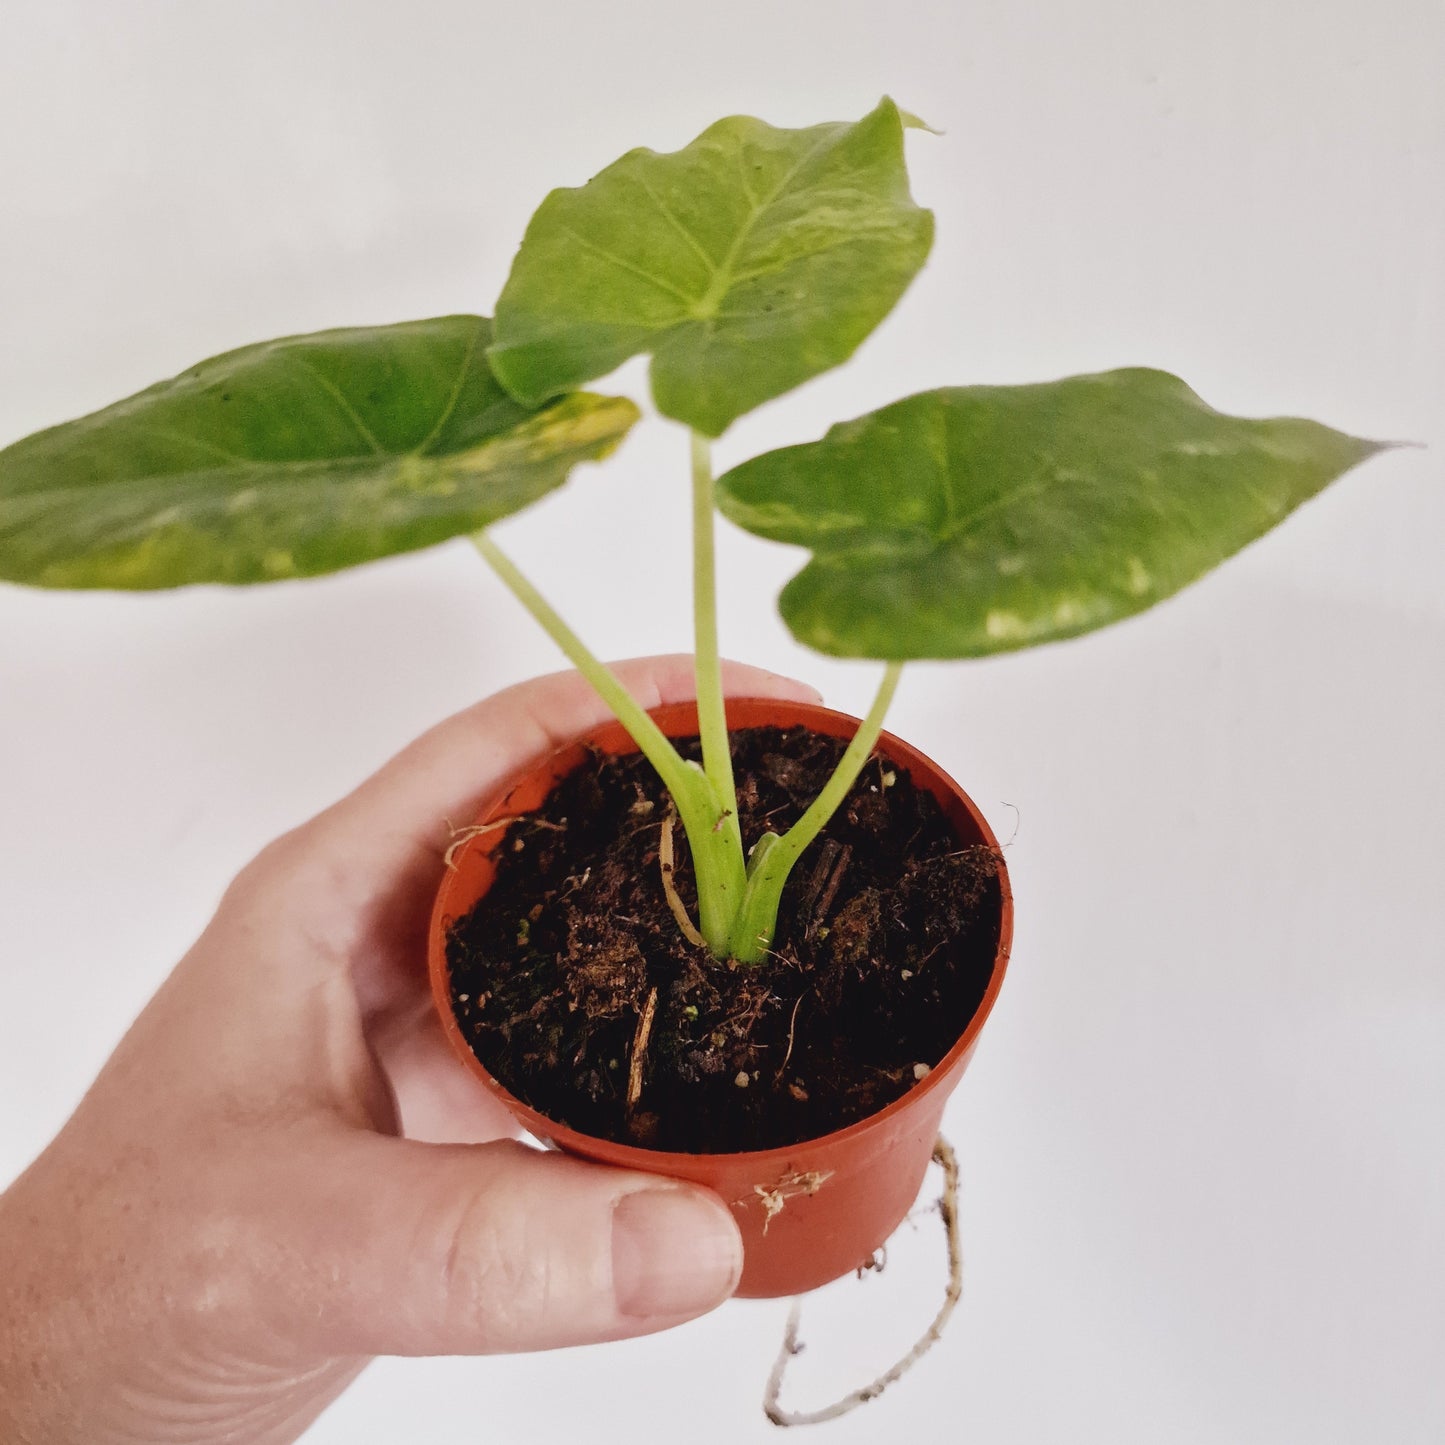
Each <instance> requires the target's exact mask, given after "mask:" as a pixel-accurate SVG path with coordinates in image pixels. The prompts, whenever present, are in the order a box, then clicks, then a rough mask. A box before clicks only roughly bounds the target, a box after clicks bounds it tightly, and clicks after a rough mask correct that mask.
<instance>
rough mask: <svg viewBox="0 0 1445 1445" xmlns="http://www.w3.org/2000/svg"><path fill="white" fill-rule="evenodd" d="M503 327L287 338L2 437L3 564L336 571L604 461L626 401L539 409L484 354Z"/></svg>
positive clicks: (207, 577)
mask: <svg viewBox="0 0 1445 1445" xmlns="http://www.w3.org/2000/svg"><path fill="white" fill-rule="evenodd" d="M490 340H491V323H490V322H489V321H487V320H486V319H485V318H484V317H480V316H444V317H439V318H436V319H434V320H429V321H412V322H406V323H403V324H401V325H397V326H378V327H358V328H355V329H350V330H344V331H325V332H319V333H317V334H316V335H312V336H292V337H286V338H283V339H281V340H279V341H266V342H262V343H260V344H259V345H256V346H247V347H243V348H242V349H241V350H239V351H231V352H227V353H226V354H225V355H223V356H217V357H213V358H212V359H211V360H209V361H203V362H201V364H200V365H199V366H195V367H192V368H191V369H190V370H189V371H186V372H183V373H182V374H181V375H180V376H177V377H175V378H174V379H173V380H170V381H163V382H161V383H160V384H159V385H157V386H153V387H151V388H149V390H147V391H143V392H140V393H138V394H137V395H136V396H132V397H130V398H128V399H127V400H125V401H122V402H118V403H116V404H115V405H114V406H110V407H107V408H106V409H105V410H104V411H98V412H95V413H93V414H92V415H90V416H85V417H81V418H80V419H79V420H77V421H72V422H67V423H65V424H64V425H62V426H57V427H52V428H51V429H50V430H49V431H43V432H38V433H36V434H35V435H34V436H31V437H27V438H25V439H24V440H23V441H19V442H16V443H15V444H14V445H13V446H11V447H8V448H6V449H5V450H4V451H0V577H3V578H6V579H8V580H10V581H13V582H26V583H30V584H32V585H36V586H42V587H114V588H153V587H178V586H182V585H184V584H186V583H191V582H225V583H246V582H269V581H275V580H277V579H280V578H286V577H306V576H312V575H315V574H317V573H322V572H334V571H337V570H338V569H340V568H343V567H350V566H353V565H355V564H356V563H358V562H368V561H371V560H373V559H374V558H377V557H385V556H388V555H390V554H391V553H394V552H406V551H411V550H413V549H415V548H417V547H427V546H431V545H432V544H433V543H436V542H443V541H445V540H446V539H447V538H449V537H454V536H457V535H458V534H460V533H464V532H472V531H475V530H477V529H478V528H480V527H485V526H487V525H488V524H489V523H492V522H495V521H497V520H498V519H499V518H502V517H505V516H507V515H509V514H510V513H512V512H515V511H518V510H520V509H521V508H523V507H525V506H527V505H529V504H530V503H532V502H534V501H536V500H537V499H538V498H539V497H541V496H543V495H544V494H546V493H547V492H549V491H551V490H552V489H553V488H554V487H558V486H560V485H561V484H562V483H563V482H564V481H565V480H566V478H567V473H568V470H569V469H570V468H571V467H572V466H573V465H575V464H576V463H577V462H580V461H588V460H593V459H596V458H599V457H602V456H605V455H606V454H607V453H608V452H610V451H611V450H612V449H613V448H614V447H615V446H616V445H617V444H618V442H619V441H620V440H621V438H622V437H623V436H624V435H625V434H626V432H627V430H628V428H629V427H630V426H631V425H632V424H633V422H634V421H636V419H637V408H636V407H635V406H633V404H632V403H631V402H630V401H626V400H623V399H621V398H616V397H602V396H589V395H586V394H582V393H579V394H576V395H573V396H568V397H565V398H563V399H562V400H561V401H558V402H555V403H553V404H552V405H550V406H547V407H545V408H543V409H541V410H532V409H529V408H527V407H525V406H523V405H521V404H520V403H519V402H517V401H515V400H514V399H513V398H512V397H511V396H509V395H508V394H507V393H506V392H505V391H503V390H502V388H501V386H500V385H498V383H497V380H496V378H495V377H494V376H493V375H492V373H491V371H490V369H489V368H488V366H487V361H486V348H487V344H488V342H489V341H490Z"/></svg>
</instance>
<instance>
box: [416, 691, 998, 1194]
mask: <svg viewBox="0 0 1445 1445" xmlns="http://www.w3.org/2000/svg"><path fill="white" fill-rule="evenodd" d="M727 709H728V726H729V730H730V731H735V730H737V729H738V728H748V727H769V726H792V725H795V724H797V723H802V724H803V725H804V726H811V725H812V724H813V723H832V724H833V727H831V728H830V727H826V726H824V727H818V728H816V729H815V730H816V731H819V732H824V733H827V734H829V735H831V736H834V737H838V736H843V737H847V736H851V733H852V731H853V730H854V729H856V728H857V726H858V724H859V719H858V718H856V717H854V716H853V715H852V714H851V713H846V712H840V711H838V710H837V709H835V708H829V707H824V706H823V705H822V704H821V703H807V702H793V701H790V700H786V699H780V698H752V697H729V698H728V699H727ZM648 714H649V716H650V717H652V718H653V720H654V721H655V722H657V724H658V725H659V727H661V728H662V730H663V731H664V732H665V733H667V735H668V736H669V737H686V736H689V735H690V733H689V732H688V731H687V728H685V727H680V726H678V724H679V723H685V724H687V725H688V727H691V728H693V729H695V728H696V723H697V703H696V701H695V700H693V699H688V700H686V701H683V702H672V703H664V704H662V705H661V706H659V707H655V708H649V709H648ZM738 714H747V715H748V719H747V720H735V719H736V718H737V715H738ZM770 715H771V716H770ZM779 718H781V719H782V720H781V722H780V721H779ZM754 719H758V720H754ZM618 735H620V740H621V743H622V744H623V745H622V746H610V745H609V744H610V743H611V742H612V741H613V740H615V739H616V738H617V737H618ZM601 739H607V740H608V741H607V742H601V741H600V740H601ZM588 745H598V746H601V747H602V748H603V749H604V750H605V751H611V752H614V753H616V752H621V753H632V752H636V751H638V749H637V746H636V744H635V743H634V742H633V741H632V739H631V737H630V735H629V734H628V733H627V730H626V729H625V728H624V727H623V726H622V724H621V723H620V722H619V721H617V720H616V719H615V718H611V719H608V720H607V721H605V722H603V723H600V724H598V725H597V726H596V727H592V728H588V729H586V730H585V731H583V732H581V733H579V734H578V735H577V736H576V737H574V738H573V739H572V740H571V741H570V742H567V743H563V744H562V745H561V746H560V747H558V748H555V749H553V750H552V751H551V752H550V753H547V754H545V755H544V756H542V757H540V758H537V759H535V760H534V761H533V762H531V763H530V764H528V765H527V766H526V767H523V768H520V769H518V770H517V771H516V772H515V773H514V774H512V775H511V776H510V777H509V778H508V780H507V781H506V782H505V783H503V784H502V785H501V786H500V787H499V788H497V789H495V790H494V791H493V792H491V793H490V794H488V795H487V796H486V798H484V799H483V801H482V804H481V806H480V807H479V808H478V809H477V810H476V821H477V822H479V823H485V822H491V821H493V817H494V815H495V814H496V813H498V812H499V811H501V809H502V806H503V805H504V804H505V802H506V800H507V799H508V798H509V797H510V796H511V795H512V794H513V793H514V792H515V791H516V790H517V789H518V788H519V787H520V786H521V785H522V784H523V783H524V782H525V781H526V780H528V779H529V778H531V777H534V776H535V775H537V774H538V773H545V772H547V771H549V770H551V769H552V768H553V767H554V766H555V765H556V763H557V762H558V760H559V759H560V758H561V757H562V756H563V755H565V754H566V753H569V752H571V751H572V750H574V749H576V748H578V747H585V746H588ZM874 751H875V752H879V753H882V754H884V756H886V757H887V758H888V760H889V762H892V763H897V764H901V765H902V766H903V767H904V769H905V770H906V771H907V772H908V773H909V774H910V776H911V777H913V780H914V782H915V783H917V782H918V781H919V776H920V775H922V776H925V777H929V776H931V778H932V779H933V780H936V781H937V782H938V783H939V784H940V785H941V786H942V787H943V788H944V789H945V790H946V791H947V792H949V793H951V794H952V795H953V796H954V797H955V798H956V799H957V800H958V801H959V803H960V804H961V805H962V807H963V809H964V811H965V812H966V813H967V814H968V816H969V818H970V819H971V820H972V822H973V824H974V826H975V827H976V828H977V829H978V831H979V834H980V836H981V839H982V842H983V844H984V846H985V847H987V848H988V849H989V850H990V851H991V852H992V853H993V855H994V858H995V859H996V861H997V871H998V880H999V890H1000V907H999V929H998V946H997V949H996V951H995V954H994V963H993V970H992V972H991V973H990V974H989V980H988V985H987V987H986V988H985V989H984V993H983V997H982V998H981V999H980V1000H979V1004H978V1007H977V1008H976V1009H975V1010H974V1011H973V1015H972V1016H971V1017H970V1019H969V1021H968V1023H967V1024H966V1025H965V1027H964V1030H963V1032H962V1033H961V1034H960V1035H959V1036H958V1038H957V1040H955V1042H954V1044H953V1046H952V1047H951V1048H950V1049H949V1050H948V1052H947V1053H946V1054H945V1055H944V1056H943V1057H942V1058H941V1059H940V1060H939V1061H938V1062H937V1063H936V1064H934V1065H933V1067H932V1068H931V1069H930V1070H929V1072H928V1073H927V1075H925V1076H924V1077H923V1078H922V1079H920V1080H919V1081H918V1082H917V1083H915V1084H914V1085H913V1087H912V1088H910V1089H909V1090H907V1092H906V1093H903V1094H901V1095H899V1097H898V1098H896V1099H894V1100H893V1102H892V1103H890V1104H885V1105H884V1107H883V1108H881V1109H879V1110H877V1111H876V1112H874V1113H872V1114H868V1115H866V1116H865V1117H864V1118H862V1119H856V1120H854V1122H853V1123H851V1124H846V1125H844V1126H843V1127H842V1128H841V1129H834V1130H832V1131H830V1132H829V1133H827V1134H815V1135H813V1136H812V1137H811V1138H808V1139H799V1140H797V1141H795V1142H794V1143H792V1144H782V1145H774V1146H772V1147H770V1148H767V1149H744V1150H734V1151H731V1152H728V1153H688V1152H684V1151H678V1150H664V1149H647V1148H644V1147H643V1146H642V1145H638V1144H624V1143H620V1142H619V1141H617V1140H613V1139H603V1138H599V1137H598V1136H597V1135H594V1134H584V1133H582V1132H581V1131H580V1130H576V1129H573V1128H571V1127H570V1126H569V1125H566V1124H560V1123H557V1122H556V1121H554V1120H552V1119H549V1118H547V1116H546V1115H545V1114H542V1113H540V1112H538V1111H537V1110H536V1109H534V1108H532V1106H531V1105H529V1104H526V1103H523V1101H522V1100H521V1099H518V1098H517V1097H516V1096H515V1095H514V1094H513V1093H512V1092H511V1091H510V1090H509V1089H507V1088H506V1087H505V1086H504V1085H502V1084H501V1083H500V1082H498V1080H496V1079H495V1078H493V1077H492V1075H491V1074H490V1073H489V1072H488V1071H487V1069H486V1067H485V1066H484V1065H483V1064H482V1061H481V1060H480V1059H479V1058H477V1056H476V1054H475V1052H474V1051H473V1050H472V1047H471V1044H470V1043H468V1041H467V1038H466V1036H465V1035H464V1034H463V1033H462V1030H461V1026H460V1024H458V1022H457V1019H456V1012H455V1010H454V1009H453V1007H452V998H451V972H450V968H449V967H448V964H447V957H446V934H447V924H448V922H449V921H451V920H454V919H455V918H456V917H458V916H459V915H458V914H457V913H456V912H455V911H453V910H451V909H449V908H448V907H447V903H448V895H449V894H450V892H451V891H452V885H453V880H454V879H456V878H457V877H458V876H459V875H458V872H457V870H456V869H455V868H454V867H453V868H448V869H447V870H446V872H445V873H444V874H443V876H442V881H441V884H440V886H439V887H438V889H437V894H436V899H435V901H434V903H433V905H432V915H431V923H430V926H429V932H428V938H427V953H428V971H429V973H430V976H431V989H432V998H433V1000H434V1001H435V1004H436V1008H437V1012H438V1013H439V1014H440V1015H441V1022H442V1028H443V1031H444V1032H445V1034H446V1036H447V1042H448V1043H449V1044H450V1045H451V1046H452V1051H453V1052H454V1053H455V1054H457V1055H458V1057H459V1058H460V1059H461V1062H462V1063H463V1064H464V1065H465V1066H466V1067H467V1068H468V1069H469V1070H470V1072H471V1073H472V1074H474V1075H475V1076H476V1077H477V1078H478V1079H479V1080H480V1081H481V1082H482V1083H484V1084H486V1085H487V1086H488V1088H489V1089H490V1090H491V1091H492V1092H493V1093H494V1094H495V1095H497V1096H498V1097H499V1098H500V1099H501V1100H502V1101H503V1102H504V1103H505V1105H506V1107H507V1108H508V1109H509V1110H510V1111H511V1112H512V1113H513V1114H515V1115H516V1116H517V1118H518V1119H519V1121H520V1122H521V1123H523V1124H524V1125H525V1126H526V1127H527V1129H528V1130H529V1132H531V1133H532V1134H534V1135H535V1136H537V1137H539V1138H541V1139H542V1140H543V1141H544V1142H548V1141H550V1142H552V1143H556V1144H565V1145H567V1146H568V1147H571V1148H573V1149H574V1150H575V1152H578V1153H585V1154H587V1155H590V1156H591V1157H593V1158H600V1159H604V1160H605V1161H606V1162H608V1163H612V1164H617V1165H622V1166H624V1167H633V1168H638V1169H646V1170H647V1172H649V1173H653V1174H667V1173H668V1172H670V1171H669V1165H672V1164H678V1165H681V1164H683V1163H684V1162H686V1163H688V1164H691V1163H693V1162H694V1161H698V1160H706V1161H708V1163H709V1164H710V1165H715V1166H717V1167H719V1168H726V1167H728V1166H729V1165H743V1164H744V1163H746V1164H748V1165H749V1166H761V1167H762V1168H763V1169H765V1170H766V1169H767V1168H768V1167H770V1166H772V1165H774V1164H776V1165H777V1166H779V1167H780V1168H786V1167H787V1165H788V1164H789V1163H790V1162H791V1161H792V1160H794V1159H795V1158H796V1157H797V1155H798V1153H799V1152H800V1151H802V1150H807V1151H809V1152H813V1151H818V1150H826V1149H831V1148H833V1147H835V1146H843V1145H846V1144H848V1143H850V1142H852V1141H854V1140H861V1138H862V1137H863V1136H865V1135H867V1134H870V1133H873V1132H874V1131H875V1130H878V1129H879V1127H880V1126H881V1125H884V1124H886V1123H887V1122H888V1121H889V1120H891V1119H894V1118H896V1117H898V1116H899V1115H900V1114H902V1113H904V1112H905V1111H908V1110H911V1109H913V1108H915V1107H916V1106H917V1105H918V1104H919V1103H920V1102H921V1101H922V1100H924V1099H926V1098H927V1097H928V1095H929V1094H931V1093H932V1092H933V1091H934V1090H935V1089H937V1088H941V1087H944V1086H945V1084H947V1086H948V1087H949V1088H950V1089H951V1088H952V1085H953V1083H954V1082H956V1076H957V1073H958V1067H957V1066H958V1065H959V1064H960V1062H961V1061H962V1060H964V1059H966V1058H967V1057H968V1055H969V1054H970V1053H971V1052H972V1050H973V1048H974V1045H975V1044H976V1043H977V1041H978V1036H979V1033H980V1031H981V1030H982V1028H983V1025H984V1023H985V1022H986V1020H987V1019H988V1016H989V1014H990V1013H991V1012H992V1011H993V1006H994V1004H995V1002H996V1001H997V999H998V995H999V990H1000V989H1001V988H1002V987H1003V978H1004V974H1005V973H1006V972H1007V970H1008V962H1009V956H1010V952H1011V949H1012V945H1013V911H1014V910H1013V890H1012V888H1011V887H1010V883H1009V875H1008V868H1007V866H1006V864H1005V862H1004V857H1003V850H1002V849H1001V847H1000V846H999V842H998V838H997V836H996V835H995V834H994V831H993V829H992V828H991V827H989V824H988V820H987V819H986V818H985V817H984V816H983V814H982V813H981V812H980V811H979V809H978V806H977V804H975V803H974V801H973V799H972V798H970V797H969V796H968V794H967V793H965V792H964V790H963V789H962V788H961V787H960V786H959V785H958V783H956V782H955V781H954V780H953V778H952V777H951V776H950V775H949V774H948V773H947V772H946V771H944V769H943V768H941V767H940V766H939V765H938V764H937V763H935V762H934V761H933V760H932V759H931V758H930V757H928V756H927V754H925V753H923V752H921V751H920V750H919V749H918V748H915V747H914V746H913V745H912V744H911V743H907V742H904V740H903V739H902V738H900V737H898V736H896V735H895V734H893V733H890V732H886V731H885V732H882V733H880V734H879V737H878V742H877V744H876V745H875V747H874ZM505 836H506V835H505V833H502V834H500V835H499V836H496V837H494V838H491V839H487V838H486V835H479V836H478V837H477V838H473V839H469V840H468V841H467V842H466V843H465V844H464V845H463V846H464V848H468V849H470V848H472V847H474V846H476V847H480V846H483V841H484V839H485V841H486V843H487V844H488V845H490V846H491V847H495V846H497V844H498V843H500V841H501V838H502V837H505ZM472 906H475V904H473V905H472Z"/></svg>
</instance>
